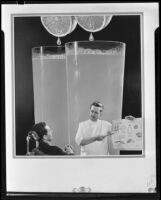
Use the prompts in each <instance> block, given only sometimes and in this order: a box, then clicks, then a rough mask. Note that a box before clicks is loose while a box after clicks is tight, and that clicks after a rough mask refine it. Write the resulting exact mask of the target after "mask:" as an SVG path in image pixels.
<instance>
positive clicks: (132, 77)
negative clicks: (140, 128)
mask: <svg viewBox="0 0 161 200" xmlns="http://www.w3.org/2000/svg"><path fill="white" fill-rule="evenodd" d="M88 38H89V33H88V32H86V31H85V30H83V29H82V28H81V27H79V25H77V27H76V29H75V30H74V31H73V32H72V33H71V34H70V35H68V36H66V37H63V38H61V41H62V45H64V43H66V42H70V41H82V40H88ZM94 38H95V40H113V41H120V42H124V43H126V58H125V74H124V94H123V110H122V117H123V118H124V117H125V116H126V115H133V116H135V117H141V44H140V41H141V33H140V16H139V15H135V16H134V15H133V16H114V17H113V18H112V20H111V22H110V24H109V25H108V26H107V27H106V28H105V29H103V30H102V31H100V32H97V33H94ZM13 39H14V54H15V63H14V66H15V119H16V120H15V121H16V126H15V127H16V130H15V131H16V155H24V154H25V153H26V134H27V132H28V131H29V130H30V129H31V127H32V126H33V124H34V99H33V80H32V78H33V77H32V57H31V48H32V47H35V46H55V45H56V40H57V38H55V37H54V36H52V35H51V34H49V33H48V32H47V31H46V29H45V28H44V27H43V26H42V24H41V21H40V18H39V17H14V38H13Z"/></svg>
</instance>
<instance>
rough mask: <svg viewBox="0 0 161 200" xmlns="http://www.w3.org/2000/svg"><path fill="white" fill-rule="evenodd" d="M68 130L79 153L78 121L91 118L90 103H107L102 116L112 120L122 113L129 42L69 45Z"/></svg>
mask: <svg viewBox="0 0 161 200" xmlns="http://www.w3.org/2000/svg"><path fill="white" fill-rule="evenodd" d="M65 51H66V71H67V95H68V97H67V98H68V134H69V135H70V141H71V144H72V145H73V146H74V149H75V151H76V154H79V147H78V146H77V145H76V143H75V136H76V132H77V129H78V124H79V122H81V121H84V120H87V119H88V118H89V110H90V104H91V103H92V102H93V101H96V100H97V101H100V102H102V103H103V105H104V111H103V116H102V118H103V119H104V120H107V121H109V122H111V121H112V120H113V119H120V118H121V115H122V97H123V79H124V62H125V44H124V43H121V42H115V41H92V42H89V41H82V42H70V43H66V45H65Z"/></svg>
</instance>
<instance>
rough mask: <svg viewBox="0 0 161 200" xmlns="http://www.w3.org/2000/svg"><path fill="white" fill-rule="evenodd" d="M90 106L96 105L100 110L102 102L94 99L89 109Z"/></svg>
mask: <svg viewBox="0 0 161 200" xmlns="http://www.w3.org/2000/svg"><path fill="white" fill-rule="evenodd" d="M92 106H96V107H99V108H102V110H103V109H104V106H103V104H102V103H101V102H99V101H94V102H93V103H91V105H90V109H91V107H92ZM102 110H101V112H102Z"/></svg>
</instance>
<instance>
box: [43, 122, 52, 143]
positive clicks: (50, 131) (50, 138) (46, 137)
mask: <svg viewBox="0 0 161 200" xmlns="http://www.w3.org/2000/svg"><path fill="white" fill-rule="evenodd" d="M45 129H46V130H47V134H46V135H44V139H45V140H46V141H48V142H51V141H52V139H53V130H52V129H51V128H50V127H49V126H48V125H46V127H45Z"/></svg>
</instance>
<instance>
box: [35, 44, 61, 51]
mask: <svg viewBox="0 0 161 200" xmlns="http://www.w3.org/2000/svg"><path fill="white" fill-rule="evenodd" d="M59 47H60V48H65V45H64V46H62V45H60V46H58V45H57V46H56V45H54V46H35V47H32V48H31V49H32V51H33V50H34V49H41V48H42V49H44V48H59Z"/></svg>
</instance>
